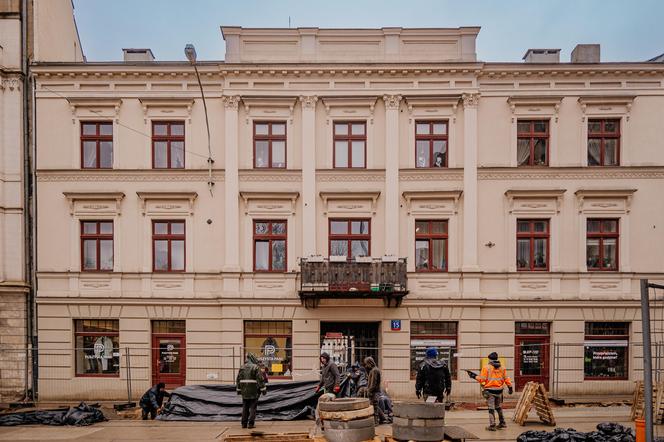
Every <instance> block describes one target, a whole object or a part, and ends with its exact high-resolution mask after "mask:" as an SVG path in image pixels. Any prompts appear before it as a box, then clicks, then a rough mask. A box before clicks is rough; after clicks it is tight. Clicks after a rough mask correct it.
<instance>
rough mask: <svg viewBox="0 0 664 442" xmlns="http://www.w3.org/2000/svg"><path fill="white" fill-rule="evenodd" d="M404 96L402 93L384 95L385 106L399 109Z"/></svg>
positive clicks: (389, 108)
mask: <svg viewBox="0 0 664 442" xmlns="http://www.w3.org/2000/svg"><path fill="white" fill-rule="evenodd" d="M402 98H403V97H402V96H401V95H383V101H384V102H385V108H386V109H387V110H399V104H400V103H401V99H402Z"/></svg>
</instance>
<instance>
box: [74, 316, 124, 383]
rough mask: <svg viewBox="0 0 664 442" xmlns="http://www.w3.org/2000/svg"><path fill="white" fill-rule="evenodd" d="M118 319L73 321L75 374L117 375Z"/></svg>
mask: <svg viewBox="0 0 664 442" xmlns="http://www.w3.org/2000/svg"><path fill="white" fill-rule="evenodd" d="M119 329H120V326H119V321H117V320H111V319H77V320H76V321H75V342H76V345H75V347H76V348H75V355H76V376H119V374H120V349H119Z"/></svg>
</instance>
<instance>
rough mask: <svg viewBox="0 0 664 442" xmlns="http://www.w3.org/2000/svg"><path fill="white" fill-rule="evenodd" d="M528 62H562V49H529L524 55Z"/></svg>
mask: <svg viewBox="0 0 664 442" xmlns="http://www.w3.org/2000/svg"><path fill="white" fill-rule="evenodd" d="M523 61H525V62H526V63H560V49H528V50H527V51H526V54H525V55H524V56H523Z"/></svg>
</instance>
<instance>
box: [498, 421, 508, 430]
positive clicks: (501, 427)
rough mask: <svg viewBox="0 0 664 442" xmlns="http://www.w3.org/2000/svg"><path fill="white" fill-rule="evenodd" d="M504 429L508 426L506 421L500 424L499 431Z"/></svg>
mask: <svg viewBox="0 0 664 442" xmlns="http://www.w3.org/2000/svg"><path fill="white" fill-rule="evenodd" d="M503 428H507V424H506V423H505V421H502V422H500V423H499V424H498V429H503Z"/></svg>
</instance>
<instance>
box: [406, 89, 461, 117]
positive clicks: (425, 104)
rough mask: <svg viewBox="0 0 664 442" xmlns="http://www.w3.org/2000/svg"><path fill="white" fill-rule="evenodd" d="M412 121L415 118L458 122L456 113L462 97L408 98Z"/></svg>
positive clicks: (407, 103) (428, 96)
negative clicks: (443, 119) (440, 118)
mask: <svg viewBox="0 0 664 442" xmlns="http://www.w3.org/2000/svg"><path fill="white" fill-rule="evenodd" d="M405 98H406V105H407V107H408V114H409V115H410V119H411V121H412V120H413V119H414V118H438V117H443V118H451V119H452V122H453V123H454V122H456V111H457V108H458V107H459V102H460V101H461V95H427V96H424V95H422V96H416V95H415V96H414V95H411V96H408V95H407V96H406V97H405Z"/></svg>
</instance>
